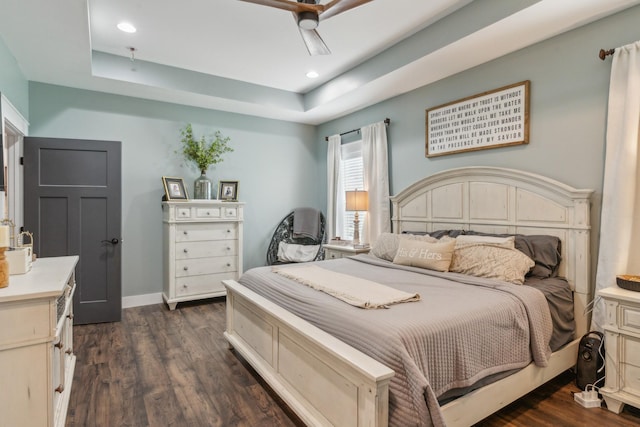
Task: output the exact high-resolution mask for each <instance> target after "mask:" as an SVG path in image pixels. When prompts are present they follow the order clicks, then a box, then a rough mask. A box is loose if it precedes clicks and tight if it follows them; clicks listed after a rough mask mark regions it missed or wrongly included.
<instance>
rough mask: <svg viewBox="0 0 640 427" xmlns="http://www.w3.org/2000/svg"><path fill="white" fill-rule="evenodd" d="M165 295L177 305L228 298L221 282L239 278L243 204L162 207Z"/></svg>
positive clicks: (204, 202)
mask: <svg viewBox="0 0 640 427" xmlns="http://www.w3.org/2000/svg"><path fill="white" fill-rule="evenodd" d="M162 210H163V240H164V263H163V265H164V291H163V293H162V297H163V299H164V301H165V302H166V303H167V305H168V306H169V309H170V310H174V309H175V308H176V305H177V304H178V303H179V302H183V301H191V300H196V299H203V298H212V297H218V296H223V295H225V294H226V291H225V288H224V285H223V284H222V280H225V279H234V280H235V279H238V277H239V276H240V274H241V273H242V223H243V211H244V203H241V202H223V201H220V200H191V201H187V202H163V203H162Z"/></svg>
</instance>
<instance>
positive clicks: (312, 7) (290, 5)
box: [240, 0, 324, 13]
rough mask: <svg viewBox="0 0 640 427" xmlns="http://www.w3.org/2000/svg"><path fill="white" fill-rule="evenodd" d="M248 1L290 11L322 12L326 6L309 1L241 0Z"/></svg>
mask: <svg viewBox="0 0 640 427" xmlns="http://www.w3.org/2000/svg"><path fill="white" fill-rule="evenodd" d="M240 1H244V2H247V3H255V4H261V5H263V6H269V7H275V8H276V9H282V10H288V11H289V12H296V13H297V12H318V13H319V12H321V11H322V10H324V6H322V5H316V4H308V3H298V2H297V1H291V0H240Z"/></svg>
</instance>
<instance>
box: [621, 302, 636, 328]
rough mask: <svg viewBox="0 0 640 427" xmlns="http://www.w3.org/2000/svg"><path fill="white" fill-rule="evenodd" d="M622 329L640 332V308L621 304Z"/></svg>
mask: <svg viewBox="0 0 640 427" xmlns="http://www.w3.org/2000/svg"><path fill="white" fill-rule="evenodd" d="M620 329H625V330H627V331H632V332H637V333H640V309H639V308H638V307H630V306H628V305H624V304H620Z"/></svg>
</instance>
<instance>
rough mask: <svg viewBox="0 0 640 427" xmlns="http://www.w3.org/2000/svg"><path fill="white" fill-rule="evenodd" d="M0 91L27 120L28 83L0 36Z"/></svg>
mask: <svg viewBox="0 0 640 427" xmlns="http://www.w3.org/2000/svg"><path fill="white" fill-rule="evenodd" d="M0 93H2V94H3V95H4V96H5V97H6V98H7V99H8V100H9V102H11V104H12V105H13V106H14V107H15V108H16V109H17V110H18V111H19V112H20V114H22V116H23V117H24V118H25V119H27V120H29V84H28V82H27V80H26V79H25V78H24V76H23V75H22V71H21V70H20V67H18V63H17V62H16V60H15V58H14V57H13V55H12V54H11V52H10V51H9V49H7V45H5V44H4V40H2V37H0Z"/></svg>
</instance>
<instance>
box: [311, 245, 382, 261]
mask: <svg viewBox="0 0 640 427" xmlns="http://www.w3.org/2000/svg"><path fill="white" fill-rule="evenodd" d="M322 247H323V249H324V259H337V258H344V257H348V256H353V255H358V254H367V253H369V251H370V250H371V248H370V247H369V246H367V247H365V248H354V247H353V246H352V245H331V244H326V245H324V246H322Z"/></svg>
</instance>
